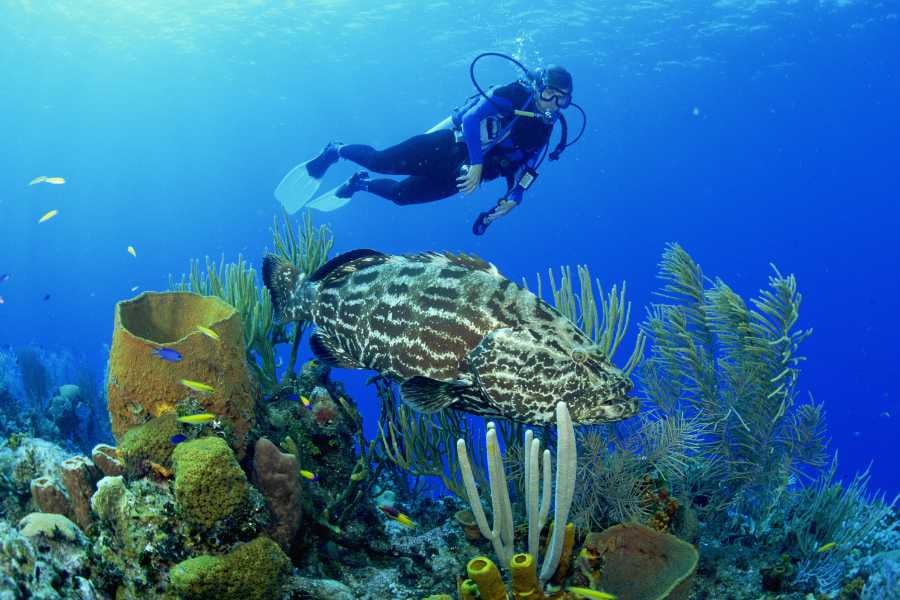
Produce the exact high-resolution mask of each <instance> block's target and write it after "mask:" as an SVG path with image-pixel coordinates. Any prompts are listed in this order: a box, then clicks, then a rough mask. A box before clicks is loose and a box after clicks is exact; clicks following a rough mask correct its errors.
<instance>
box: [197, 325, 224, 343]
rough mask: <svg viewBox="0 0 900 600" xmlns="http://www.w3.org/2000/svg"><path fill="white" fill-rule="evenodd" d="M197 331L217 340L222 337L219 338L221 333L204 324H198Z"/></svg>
mask: <svg viewBox="0 0 900 600" xmlns="http://www.w3.org/2000/svg"><path fill="white" fill-rule="evenodd" d="M197 331H199V332H200V333H202V334H203V335H205V336H206V337H208V338H211V339H214V340H216V341H217V342H218V341H219V340H220V339H221V338H219V334H218V333H216V332H215V331H213V330H212V329H210V328H209V327H204V326H203V325H197Z"/></svg>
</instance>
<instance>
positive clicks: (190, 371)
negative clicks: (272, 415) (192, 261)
mask: <svg viewBox="0 0 900 600" xmlns="http://www.w3.org/2000/svg"><path fill="white" fill-rule="evenodd" d="M198 325H202V326H204V327H208V328H210V329H212V330H213V331H215V332H216V334H218V336H219V339H218V340H215V339H212V338H210V337H208V336H206V335H205V334H203V333H202V332H201V331H199V330H198V329H197V326H198ZM160 348H166V349H170V350H174V351H175V352H177V353H178V355H180V357H181V358H180V360H175V361H171V360H163V359H162V358H159V357H158V356H156V354H155V352H154V351H156V350H159V349H160ZM182 379H188V380H192V381H199V382H202V383H205V384H207V385H210V386H212V387H213V388H214V391H213V392H211V393H202V392H195V391H192V390H190V389H188V388H187V387H185V386H184V385H183V384H182V383H181V380H182ZM106 392H107V397H108V399H109V417H110V422H111V423H112V430H113V434H114V435H115V436H116V439H117V440H119V441H121V440H122V438H123V436H124V435H125V433H126V432H127V431H128V430H129V429H131V428H132V427H135V426H137V425H141V424H143V423H145V422H146V421H148V420H150V419H152V418H154V417H158V416H160V415H163V414H166V413H169V412H174V410H175V408H176V406H177V405H178V403H180V402H182V401H184V400H187V399H192V400H194V401H196V402H197V403H199V404H200V405H201V406H202V409H203V411H204V412H210V413H213V414H214V415H216V417H217V418H218V419H221V420H222V422H223V423H225V424H227V425H228V427H229V430H230V431H231V432H232V433H233V440H231V443H232V446H233V448H234V450H235V452H236V453H237V455H238V458H239V459H240V458H243V456H244V451H245V449H246V445H247V441H248V440H247V434H248V433H249V431H250V430H251V428H252V427H253V425H254V423H255V414H254V406H255V403H256V398H257V395H258V389H257V386H256V384H255V382H254V380H253V377H252V375H251V372H250V368H249V366H248V364H247V355H246V351H245V347H244V329H243V326H242V325H241V318H240V314H239V313H238V311H237V310H235V308H234V307H233V306H231V305H230V304H228V303H226V302H225V301H224V300H222V299H220V298H218V297H215V296H202V295H200V294H194V293H190V292H163V293H157V292H145V293H143V294H141V295H139V296H137V297H135V298H132V299H130V300H126V301H123V302H119V303H118V304H117V305H116V309H115V318H114V324H113V338H112V345H111V347H110V354H109V372H108V377H107V384H106Z"/></svg>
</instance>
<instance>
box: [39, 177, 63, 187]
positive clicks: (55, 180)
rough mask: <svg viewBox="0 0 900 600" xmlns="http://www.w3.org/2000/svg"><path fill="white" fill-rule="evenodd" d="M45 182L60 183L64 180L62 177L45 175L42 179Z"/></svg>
mask: <svg viewBox="0 0 900 600" xmlns="http://www.w3.org/2000/svg"><path fill="white" fill-rule="evenodd" d="M44 181H46V182H47V183H52V184H53V185H62V184H64V183H65V182H66V180H65V179H63V178H62V177H47V178H45V179H44Z"/></svg>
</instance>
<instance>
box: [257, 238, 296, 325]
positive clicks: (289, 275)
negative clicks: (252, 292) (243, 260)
mask: <svg viewBox="0 0 900 600" xmlns="http://www.w3.org/2000/svg"><path fill="white" fill-rule="evenodd" d="M262 277H263V283H264V284H265V286H266V287H267V288H268V289H269V294H270V295H271V296H272V318H273V320H274V321H275V322H276V323H284V322H285V321H298V320H304V319H306V318H307V315H306V314H305V313H306V310H305V309H306V307H304V306H302V305H301V304H302V303H301V294H300V293H299V291H300V287H301V285H302V284H303V282H304V279H305V278H306V277H305V275H304V274H303V272H302V271H301V270H300V269H298V268H297V267H295V266H294V265H293V264H291V262H290V261H289V260H287V259H286V258H284V257H281V256H277V255H275V254H267V255H266V256H265V258H264V259H263V268H262Z"/></svg>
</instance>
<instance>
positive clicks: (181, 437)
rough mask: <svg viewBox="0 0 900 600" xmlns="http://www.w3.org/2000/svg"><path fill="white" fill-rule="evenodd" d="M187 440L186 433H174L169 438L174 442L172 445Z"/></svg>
mask: <svg viewBox="0 0 900 600" xmlns="http://www.w3.org/2000/svg"><path fill="white" fill-rule="evenodd" d="M185 440H187V436H186V435H184V434H183V433H179V434H176V435H173V436H172V437H170V438H169V441H170V442H172V445H175V446H177V445H178V444H180V443H181V442H183V441H185Z"/></svg>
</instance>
